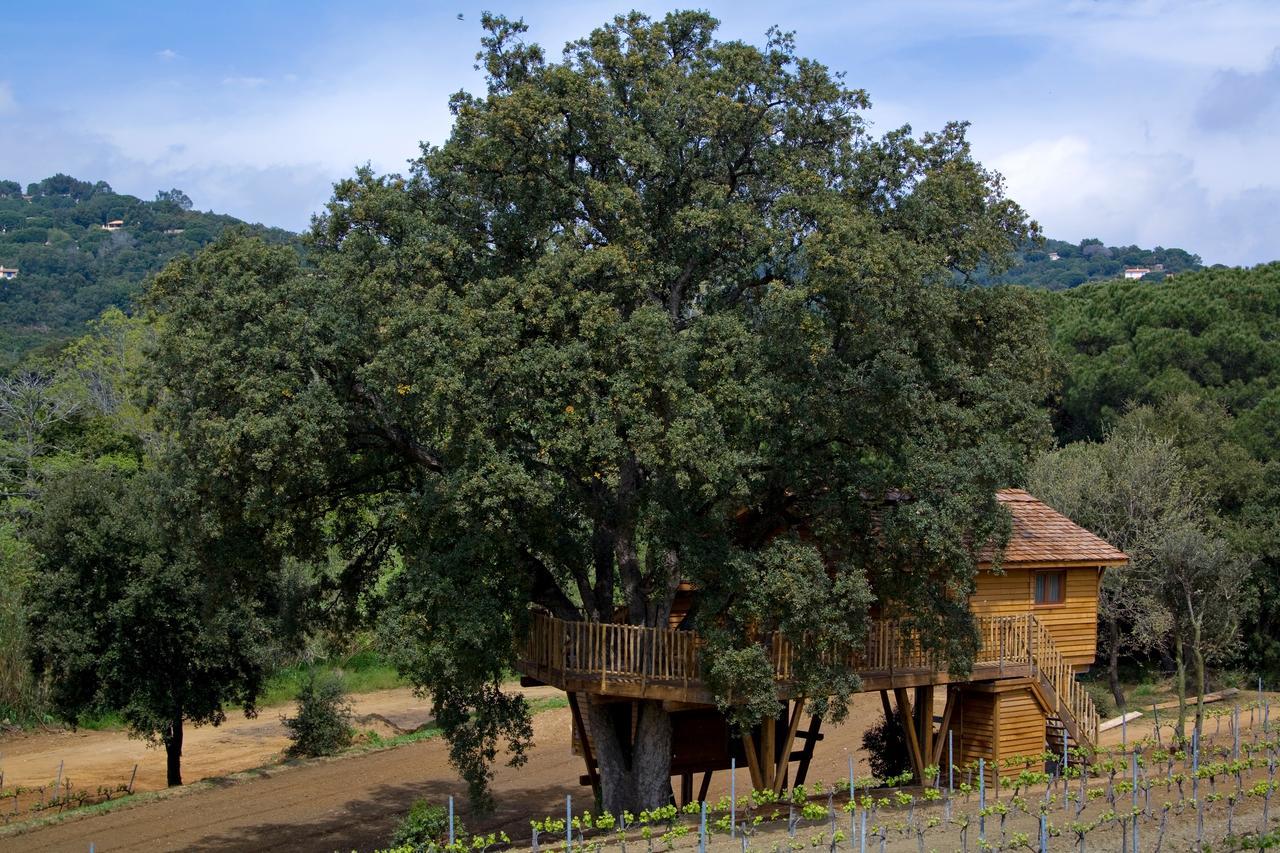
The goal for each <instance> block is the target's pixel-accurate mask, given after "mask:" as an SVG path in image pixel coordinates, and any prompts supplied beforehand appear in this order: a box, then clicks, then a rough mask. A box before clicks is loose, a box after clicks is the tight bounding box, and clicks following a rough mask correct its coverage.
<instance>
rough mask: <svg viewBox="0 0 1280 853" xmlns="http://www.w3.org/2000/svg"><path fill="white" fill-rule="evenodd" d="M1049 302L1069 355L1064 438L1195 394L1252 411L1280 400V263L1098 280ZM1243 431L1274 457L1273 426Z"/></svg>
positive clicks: (1057, 338)
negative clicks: (1155, 278) (1157, 278)
mask: <svg viewBox="0 0 1280 853" xmlns="http://www.w3.org/2000/svg"><path fill="white" fill-rule="evenodd" d="M1047 304H1048V307H1049V309H1050V322H1051V328H1052V329H1053V337H1054V347H1055V349H1056V350H1057V351H1058V352H1059V353H1060V354H1061V356H1062V357H1063V358H1064V359H1065V361H1066V374H1065V377H1064V382H1063V392H1062V402H1061V406H1060V408H1059V412H1058V415H1057V421H1058V424H1057V426H1058V433H1059V436H1060V437H1061V438H1062V439H1063V440H1074V439H1077V438H1083V437H1089V438H1094V439H1096V438H1099V437H1101V435H1102V431H1103V428H1104V426H1105V425H1106V424H1107V423H1110V422H1114V420H1115V418H1116V417H1117V416H1119V415H1120V414H1121V413H1123V411H1124V410H1125V408H1126V407H1127V406H1129V405H1131V404H1134V403H1138V404H1142V403H1149V404H1155V403H1158V402H1160V401H1162V400H1164V399H1165V398H1167V397H1169V396H1172V395H1175V394H1178V393H1180V392H1193V393H1197V394H1203V395H1204V396H1205V397H1207V398H1208V399H1210V400H1213V401H1215V402H1217V403H1220V404H1221V405H1223V406H1224V407H1226V409H1227V410H1229V411H1232V412H1237V413H1243V412H1246V411H1249V410H1252V409H1254V408H1255V407H1257V406H1260V405H1261V406H1263V407H1264V409H1265V406H1268V405H1272V403H1271V402H1269V398H1270V397H1271V395H1272V394H1273V392H1274V391H1275V390H1276V389H1277V387H1280V264H1270V265H1263V266H1259V267H1255V268H1253V269H1250V270H1243V269H1212V270H1203V271H1200V272H1195V273H1189V274H1186V275H1180V276H1178V277H1177V278H1176V279H1174V280H1173V281H1167V282H1164V283H1162V284H1155V285H1153V284H1149V283H1147V282H1144V281H1130V282H1111V283H1108V284H1099V285H1096V286H1090V287H1084V288H1079V289H1076V290H1073V291H1071V292H1069V293H1063V294H1055V295H1054V296H1052V297H1050V298H1048V299H1047ZM1258 420H1260V421H1265V420H1267V419H1265V418H1261V417H1259V418H1258ZM1268 423H1269V421H1268ZM1249 427H1252V428H1249ZM1244 428H1245V430H1246V436H1247V437H1246V438H1245V444H1246V446H1249V445H1253V446H1255V447H1256V448H1257V452H1258V455H1260V456H1262V457H1263V458H1271V456H1272V453H1273V450H1272V449H1271V444H1270V439H1269V438H1268V437H1267V432H1266V429H1267V427H1266V426H1264V424H1263V423H1257V424H1254V423H1252V422H1250V421H1246V424H1245V426H1244Z"/></svg>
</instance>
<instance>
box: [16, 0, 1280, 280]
mask: <svg viewBox="0 0 1280 853" xmlns="http://www.w3.org/2000/svg"><path fill="white" fill-rule="evenodd" d="M2 2H3V6H2V8H0V45H3V55H2V58H0V177H4V178H12V179H16V180H19V181H21V182H23V183H24V184H25V183H27V182H29V181H33V180H38V179H39V178H42V177H45V176H46V175H49V174H53V173H55V172H59V171H62V172H67V173H70V174H73V175H75V176H77V177H80V178H85V179H90V180H98V179H104V180H107V181H109V182H110V183H111V184H112V185H113V186H114V187H115V188H116V189H117V190H119V191H122V192H129V193H133V194H135V195H139V196H142V197H145V198H150V197H152V196H153V195H154V194H155V192H156V191H157V190H159V189H162V188H164V189H167V188H169V187H175V186H176V187H179V188H181V189H184V190H186V192H187V193H188V194H189V195H190V196H191V197H192V199H193V200H194V201H195V203H196V205H197V207H200V208H202V209H213V210H217V211H220V212H228V213H233V214H235V215H237V216H241V217H244V218H247V219H250V220H254V221H262V222H266V223H268V224H272V225H280V226H284V227H287V228H293V229H300V228H303V227H305V226H306V224H307V223H308V221H309V217H310V216H311V214H312V213H314V212H315V211H317V210H318V209H320V207H321V206H322V205H323V204H324V202H325V200H326V199H327V198H328V196H329V189H330V186H331V185H332V183H333V182H334V181H335V180H337V179H338V178H341V177H343V176H344V175H347V174H349V173H350V172H351V170H352V169H353V168H354V167H355V166H356V165H358V164H360V163H364V162H366V161H367V162H370V163H372V164H373V166H374V167H375V168H377V169H378V170H380V171H400V170H403V168H404V164H405V161H406V160H407V159H409V158H410V157H412V156H414V154H415V153H416V151H417V144H418V141H419V140H428V141H432V142H440V141H442V140H443V139H444V138H445V137H446V136H447V135H448V132H449V114H448V110H447V108H446V100H447V98H448V95H449V94H450V93H451V92H455V91H457V90H458V89H463V88H465V89H469V90H472V91H477V90H480V89H481V88H482V85H483V83H482V80H481V78H480V75H479V74H478V72H476V71H475V70H474V68H473V55H474V53H475V50H476V48H477V45H478V39H479V36H480V29H479V17H480V11H481V9H485V8H487V9H491V10H492V11H495V12H502V13H505V14H507V15H510V16H512V17H524V19H525V20H526V22H527V23H528V24H529V25H530V34H531V38H533V39H534V40H536V41H539V42H541V43H542V44H543V45H545V46H546V47H547V48H548V49H549V53H550V54H551V55H553V56H557V55H558V53H559V48H560V47H561V46H562V45H563V43H564V42H565V41H567V40H569V39H571V38H574V37H577V36H579V35H582V34H585V33H586V32H587V31H589V30H590V29H591V28H592V27H593V26H595V25H597V24H599V23H601V22H603V21H605V20H607V19H608V18H609V17H611V16H612V15H613V14H615V13H617V12H621V11H624V10H626V9H629V8H632V7H635V8H640V9H642V10H644V11H647V12H650V13H651V14H655V15H656V14H661V13H662V12H664V11H666V10H667V9H669V8H673V7H672V6H667V5H655V4H650V3H644V2H636V3H619V4H611V3H587V2H582V3H542V2H523V3H510V4H504V3H503V2H501V0H490V2H485V3H483V4H480V5H473V4H472V3H470V2H451V3H445V4H441V3H434V2H424V1H423V0H419V2H409V0H364V2H345V3H334V2H318V0H317V1H316V2H265V0H260V2H241V0H223V2H220V3H202V4H195V3H186V2H181V0H179V2H174V0H168V2H164V3H159V2H149V0H134V2H129V3H102V2H94V3H88V2H84V3H80V2H75V3H66V2H64V3H57V4H53V3H49V4H45V3H24V4H19V3H17V2H10V0H2ZM698 5H699V7H702V8H708V9H710V11H711V12H713V13H714V14H715V15H716V16H717V17H719V18H720V19H721V21H722V22H723V28H722V34H723V35H724V36H725V37H732V38H743V39H747V40H751V41H754V42H757V43H758V42H760V41H761V40H762V37H763V33H764V31H765V30H766V29H767V28H768V27H769V26H770V25H772V24H779V25H781V26H782V27H784V28H786V29H790V30H794V31H795V32H796V34H797V41H798V44H799V47H800V50H801V52H802V53H804V54H807V55H809V56H813V57H815V58H817V59H819V60H821V61H823V62H825V63H826V64H828V65H829V66H831V67H832V68H833V69H837V70H842V71H845V72H847V74H848V78H847V79H848V81H849V83H850V84H852V85H855V86H859V87H862V88H865V89H867V90H868V91H869V92H870V94H871V98H872V102H873V104H874V106H873V109H872V110H871V113H870V115H869V117H870V119H871V121H872V122H873V124H874V126H875V127H876V128H877V129H879V130H880V131H885V130H888V129H890V128H893V127H897V126H898V125H901V124H903V123H910V124H911V125H912V126H913V127H914V128H916V129H917V130H925V129H930V128H935V127H938V126H939V125H941V124H942V123H943V122H945V121H947V120H949V119H966V120H968V121H970V122H972V125H973V126H972V130H971V138H972V139H973V141H974V148H975V151H976V153H977V155H978V157H979V158H980V159H981V160H983V161H984V162H985V163H986V164H987V165H989V166H991V167H993V168H995V169H998V170H999V171H1000V172H1001V173H1003V174H1004V175H1005V177H1006V179H1007V183H1008V190H1009V194H1010V195H1011V196H1012V197H1013V198H1015V199H1017V200H1018V201H1019V202H1021V203H1022V204H1023V205H1024V206H1025V207H1026V208H1027V209H1028V210H1029V211H1030V212H1031V214H1032V216H1034V217H1035V218H1036V219H1038V220H1039V221H1040V222H1041V223H1042V224H1043V225H1044V227H1045V231H1046V233H1047V234H1049V235H1050V236H1052V237H1057V238H1060V239H1065V240H1072V241H1076V240H1079V239H1081V238H1083V237H1092V236H1096V237H1100V238H1102V239H1103V240H1104V241H1105V242H1107V243H1109V244H1129V243H1137V244H1139V245H1143V246H1154V245H1164V246H1181V247H1183V248H1187V249H1190V250H1192V251H1196V252H1199V253H1200V254H1201V255H1202V256H1203V257H1204V258H1205V260H1206V261H1207V262H1210V263H1229V264H1254V263H1258V262H1262V261H1269V260H1275V259H1278V258H1280V2H1277V0H1259V2H1249V0H1234V1H1233V2H1225V0H1219V1H1218V2H1215V0H1203V2H1196V1H1195V0H1183V2H1168V1H1167V0H1133V2H1125V0H1060V1H1059V2H1032V0H1001V2H996V0H931V1H930V0H903V2H869V0H861V2H859V1H858V0H850V2H844V3H831V4H827V3H814V2H805V0H795V2H790V3H786V4H779V3H757V2H747V0H738V2H710V3H705V4H698ZM459 14H461V15H462V19H461V20H459V19H458V15H459Z"/></svg>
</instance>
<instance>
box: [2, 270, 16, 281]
mask: <svg viewBox="0 0 1280 853" xmlns="http://www.w3.org/2000/svg"><path fill="white" fill-rule="evenodd" d="M17 277H18V269H17V267H13V268H10V267H0V278H3V279H5V280H8V279H13V278H17Z"/></svg>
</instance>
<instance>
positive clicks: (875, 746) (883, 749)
mask: <svg viewBox="0 0 1280 853" xmlns="http://www.w3.org/2000/svg"><path fill="white" fill-rule="evenodd" d="M862 748H863V749H865V750H866V751H867V763H869V764H870V765H871V772H872V774H873V775H874V776H875V777H876V778H877V779H890V778H892V777H894V776H900V775H902V774H903V773H906V772H907V771H908V770H910V769H911V755H910V754H909V753H908V752H907V737H906V735H904V734H903V733H902V726H901V725H900V724H899V722H898V720H897V719H895V718H893V717H887V716H885V717H881V718H880V722H878V723H876V724H875V725H874V726H872V727H871V728H869V729H867V731H866V733H865V734H864V735H863V736H862Z"/></svg>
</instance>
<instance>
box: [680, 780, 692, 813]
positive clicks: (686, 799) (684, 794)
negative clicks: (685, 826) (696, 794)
mask: <svg viewBox="0 0 1280 853" xmlns="http://www.w3.org/2000/svg"><path fill="white" fill-rule="evenodd" d="M691 802H693V774H692V773H681V774H680V805H681V806H682V807H683V806H687V805H689V803H691Z"/></svg>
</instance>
